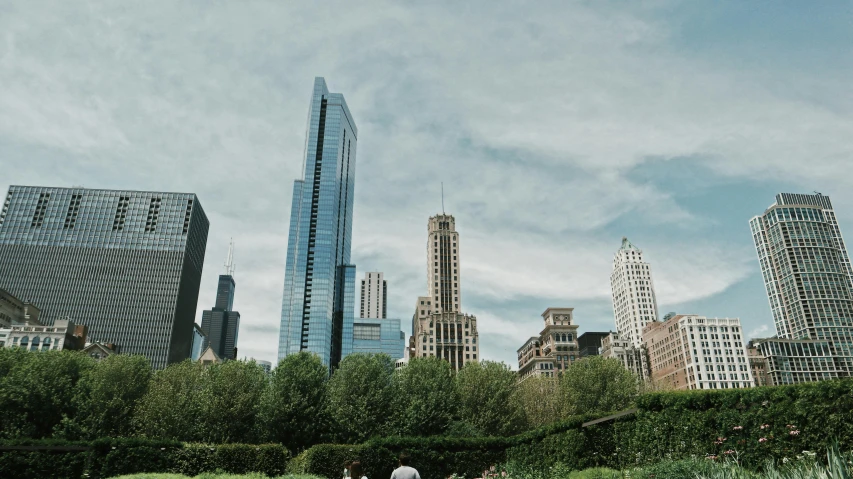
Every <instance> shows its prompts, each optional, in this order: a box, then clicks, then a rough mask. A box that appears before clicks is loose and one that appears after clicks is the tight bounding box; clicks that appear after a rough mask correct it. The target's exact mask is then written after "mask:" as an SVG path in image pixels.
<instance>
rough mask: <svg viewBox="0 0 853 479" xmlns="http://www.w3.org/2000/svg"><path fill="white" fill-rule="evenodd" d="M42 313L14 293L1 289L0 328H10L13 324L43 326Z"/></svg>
mask: <svg viewBox="0 0 853 479" xmlns="http://www.w3.org/2000/svg"><path fill="white" fill-rule="evenodd" d="M40 313H41V311H40V310H39V308H37V307H36V306H35V305H34V304H32V303H30V302H29V301H22V300H20V299H18V298H17V297H15V296H13V295H12V293H10V292H8V291H6V290H5V289H2V288H0V328H8V327H10V326H12V324H15V323H18V324H25V323H32V324H41V322H40V321H39V314H40Z"/></svg>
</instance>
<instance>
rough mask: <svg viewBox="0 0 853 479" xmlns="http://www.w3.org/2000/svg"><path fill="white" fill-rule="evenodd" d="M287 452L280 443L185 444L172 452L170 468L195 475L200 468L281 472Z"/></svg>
mask: <svg viewBox="0 0 853 479" xmlns="http://www.w3.org/2000/svg"><path fill="white" fill-rule="evenodd" d="M289 460H290V453H289V452H288V451H287V449H285V448H284V447H283V446H281V445H280V444H259V445H254V444H220V445H209V444H185V445H184V447H183V448H182V449H179V450H176V451H175V452H174V455H173V464H172V468H171V470H172V471H174V472H179V473H181V474H186V475H188V476H195V475H198V474H201V473H204V472H215V471H228V472H230V473H234V474H245V473H248V472H259V473H263V474H266V475H268V476H277V475H280V474H284V472H285V470H286V469H287V464H288V461H289Z"/></svg>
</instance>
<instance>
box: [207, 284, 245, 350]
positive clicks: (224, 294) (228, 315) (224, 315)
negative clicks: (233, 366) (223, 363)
mask: <svg viewBox="0 0 853 479" xmlns="http://www.w3.org/2000/svg"><path fill="white" fill-rule="evenodd" d="M236 287H237V283H236V282H235V281H234V276H232V275H230V274H223V275H220V276H219V283H218V284H217V287H216V302H215V303H214V305H213V308H212V309H207V310H205V311H203V312H202V314H201V331H202V332H203V333H204V335H205V337H206V341H205V344H204V345H203V346H202V348H201V349H202V351H203V350H204V349H206V348H207V347H210V348H212V349H213V351H214V352H215V353H216V355H217V356H219V358H220V359H223V360H225V359H237V335H238V333H239V331H240V313H238V312H237V311H234V310H233V308H234V290H235V289H236Z"/></svg>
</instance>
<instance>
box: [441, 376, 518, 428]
mask: <svg viewBox="0 0 853 479" xmlns="http://www.w3.org/2000/svg"><path fill="white" fill-rule="evenodd" d="M456 385H457V389H458V391H459V397H460V401H459V416H460V418H461V419H462V420H463V421H465V422H467V423H468V424H469V425H471V426H472V427H473V428H474V429H475V430H478V431H480V432H481V433H482V434H485V435H489V436H509V435H512V434H516V433H518V432H519V431H520V430H521V429H522V428H523V427H524V413H523V411H522V410H521V407H520V404H519V401H518V398H517V389H518V375H517V374H516V373H515V372H513V371H512V370H511V369H510V368H509V366H507V365H506V364H504V363H497V362H494V361H482V362H479V363H468V364H466V365H465V366H464V367H463V368H462V369H460V370H459V373H458V374H457V375H456Z"/></svg>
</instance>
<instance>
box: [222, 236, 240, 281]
mask: <svg viewBox="0 0 853 479" xmlns="http://www.w3.org/2000/svg"><path fill="white" fill-rule="evenodd" d="M236 268H237V264H236V263H234V238H231V242H230V243H229V244H228V257H227V258H226V259H225V274H227V275H229V276H233V275H234V270H235V269H236Z"/></svg>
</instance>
